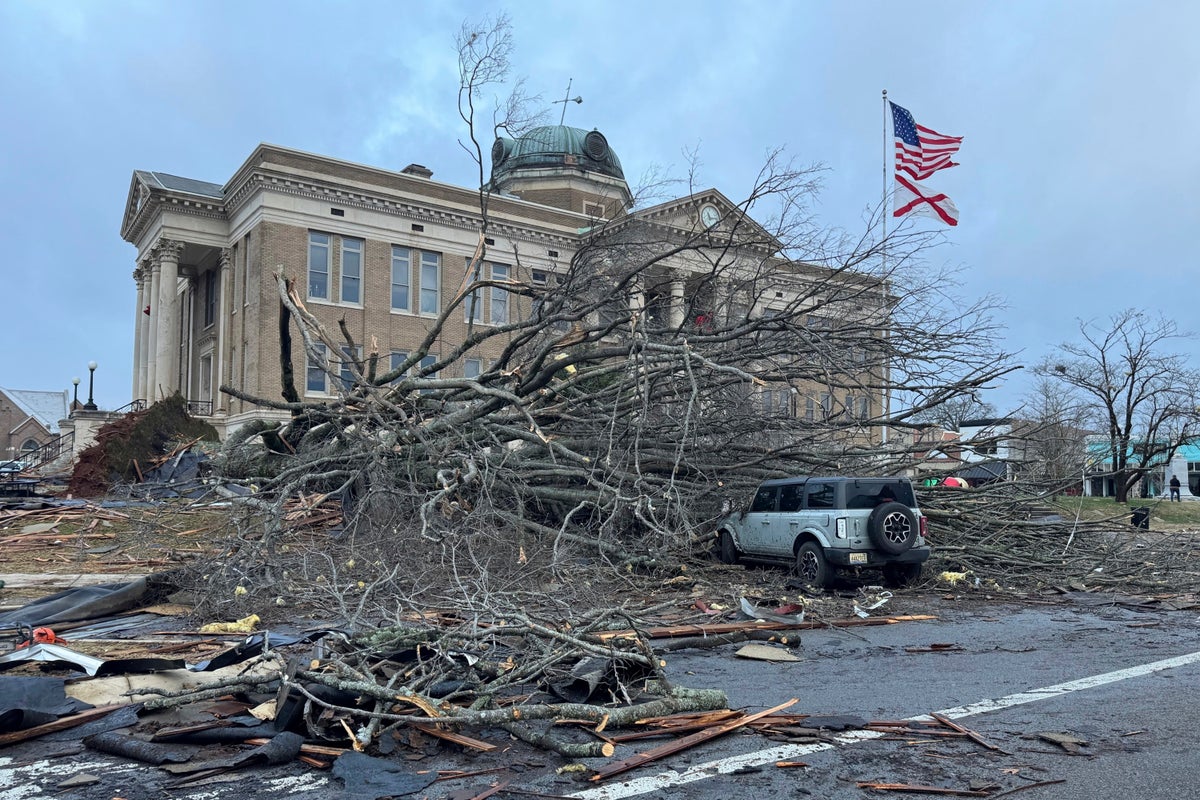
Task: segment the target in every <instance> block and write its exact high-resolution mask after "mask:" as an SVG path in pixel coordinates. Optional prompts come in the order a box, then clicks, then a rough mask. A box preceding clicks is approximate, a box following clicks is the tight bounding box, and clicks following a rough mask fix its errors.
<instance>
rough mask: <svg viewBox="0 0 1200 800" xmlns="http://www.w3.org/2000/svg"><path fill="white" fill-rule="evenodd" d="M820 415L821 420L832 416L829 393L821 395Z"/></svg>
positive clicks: (831, 397) (831, 401)
mask: <svg viewBox="0 0 1200 800" xmlns="http://www.w3.org/2000/svg"><path fill="white" fill-rule="evenodd" d="M821 414H822V419H829V418H830V417H832V416H833V395H832V394H830V393H829V392H825V393H823V394H822V395H821Z"/></svg>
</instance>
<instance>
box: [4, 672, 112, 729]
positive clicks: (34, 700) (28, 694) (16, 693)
mask: <svg viewBox="0 0 1200 800" xmlns="http://www.w3.org/2000/svg"><path fill="white" fill-rule="evenodd" d="M88 708H91V706H90V705H88V704H87V703H84V702H81V701H79V700H76V699H74V698H72V697H67V693H66V690H65V689H64V683H63V680H62V678H43V677H39V676H20V677H15V678H0V733H8V732H10V731H23V730H25V729H26V728H33V727H36V726H38V725H42V724H45V723H47V722H53V721H54V720H56V719H58V718H59V717H61V716H65V715H67V714H74V713H75V712H77V711H83V710H84V709H88Z"/></svg>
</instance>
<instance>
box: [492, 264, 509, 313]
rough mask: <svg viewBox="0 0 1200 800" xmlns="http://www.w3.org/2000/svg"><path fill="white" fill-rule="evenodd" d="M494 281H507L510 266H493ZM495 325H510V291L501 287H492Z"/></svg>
mask: <svg viewBox="0 0 1200 800" xmlns="http://www.w3.org/2000/svg"><path fill="white" fill-rule="evenodd" d="M492 280H493V281H507V280H508V265H507V264H492ZM491 320H492V324H493V325H506V324H508V290H507V289H503V288H501V287H499V286H493V287H492V316H491Z"/></svg>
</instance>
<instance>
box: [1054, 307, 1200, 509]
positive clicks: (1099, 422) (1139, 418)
mask: <svg viewBox="0 0 1200 800" xmlns="http://www.w3.org/2000/svg"><path fill="white" fill-rule="evenodd" d="M1079 333H1080V340H1079V341H1076V342H1067V343H1064V344H1061V345H1059V347H1058V349H1057V352H1055V353H1053V354H1052V355H1050V356H1048V357H1047V358H1046V359H1045V360H1044V361H1042V362H1041V363H1040V364H1039V365H1038V366H1037V367H1036V368H1035V369H1034V372H1035V374H1037V375H1040V376H1043V377H1047V378H1050V379H1052V380H1054V381H1055V382H1056V383H1057V384H1058V386H1059V387H1062V388H1063V389H1064V390H1065V391H1067V392H1069V393H1070V395H1071V402H1072V403H1073V404H1077V406H1078V407H1079V408H1081V409H1084V410H1085V412H1086V417H1087V420H1088V422H1089V424H1090V425H1091V426H1094V428H1095V429H1096V430H1097V431H1098V432H1099V433H1100V435H1102V436H1103V437H1104V438H1105V440H1106V442H1105V443H1106V448H1105V449H1106V460H1107V461H1108V463H1109V465H1110V474H1111V475H1112V477H1113V479H1114V482H1115V486H1116V491H1115V499H1116V501H1117V502H1118V503H1124V502H1127V500H1128V496H1129V492H1130V490H1131V489H1132V488H1133V487H1134V486H1135V485H1137V483H1138V481H1140V480H1142V479H1144V478H1145V477H1147V476H1148V475H1149V474H1151V473H1152V472H1155V471H1157V470H1161V469H1162V468H1163V467H1164V466H1165V464H1166V462H1167V461H1168V460H1169V459H1170V457H1171V455H1172V454H1173V453H1174V452H1175V450H1176V449H1177V448H1178V447H1179V446H1180V445H1181V444H1183V443H1184V442H1185V441H1187V439H1188V438H1189V437H1190V436H1192V435H1194V434H1195V433H1196V427H1195V426H1196V423H1197V421H1198V417H1197V406H1196V402H1197V397H1198V395H1200V371H1197V370H1196V369H1193V368H1192V367H1190V366H1189V364H1188V362H1187V359H1186V358H1185V357H1184V356H1183V355H1181V354H1180V353H1178V352H1175V351H1174V350H1172V349H1171V348H1172V344H1173V342H1175V341H1177V340H1180V339H1183V338H1186V337H1187V334H1184V333H1182V332H1180V330H1179V328H1178V326H1177V325H1176V323H1174V322H1172V321H1170V320H1167V319H1165V318H1163V317H1151V316H1149V315H1146V314H1144V313H1143V312H1140V311H1137V310H1134V309H1127V310H1125V311H1122V312H1120V313H1117V314H1114V315H1113V316H1112V317H1110V318H1109V319H1108V320H1107V321H1105V322H1099V321H1095V320H1091V321H1083V320H1081V321H1080V322H1079Z"/></svg>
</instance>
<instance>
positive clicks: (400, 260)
mask: <svg viewBox="0 0 1200 800" xmlns="http://www.w3.org/2000/svg"><path fill="white" fill-rule="evenodd" d="M411 281H412V261H411V260H410V257H409V250H408V248H407V247H393V248H392V308H393V309H394V310H396V311H411V310H412V306H411V305H409V302H408V287H409V283H410V282H411Z"/></svg>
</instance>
